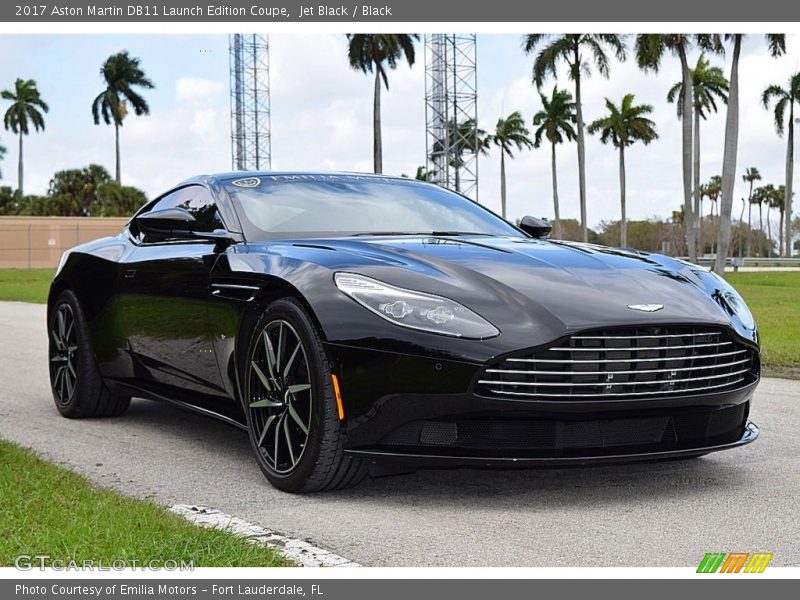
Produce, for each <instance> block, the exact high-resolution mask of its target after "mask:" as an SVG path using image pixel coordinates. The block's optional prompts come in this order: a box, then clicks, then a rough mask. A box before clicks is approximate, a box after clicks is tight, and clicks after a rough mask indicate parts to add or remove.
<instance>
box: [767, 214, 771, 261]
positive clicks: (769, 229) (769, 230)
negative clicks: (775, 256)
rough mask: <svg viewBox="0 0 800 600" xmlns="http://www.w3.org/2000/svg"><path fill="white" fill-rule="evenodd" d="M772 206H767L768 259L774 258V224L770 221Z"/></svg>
mask: <svg viewBox="0 0 800 600" xmlns="http://www.w3.org/2000/svg"><path fill="white" fill-rule="evenodd" d="M769 209H770V206H769V204H767V257H768V258H770V257H772V223H770V220H769Z"/></svg>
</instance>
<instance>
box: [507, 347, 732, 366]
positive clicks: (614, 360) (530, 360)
mask: <svg viewBox="0 0 800 600" xmlns="http://www.w3.org/2000/svg"><path fill="white" fill-rule="evenodd" d="M744 352H747V350H736V351H735V352H720V353H719V354H696V355H689V356H661V357H658V358H604V359H599V360H591V359H587V360H552V359H538V358H508V359H506V360H508V361H509V362H527V363H537V362H542V363H564V364H575V363H579V364H580V363H634V362H656V361H669V360H697V359H700V358H718V357H721V356H734V355H736V354H742V353H744Z"/></svg>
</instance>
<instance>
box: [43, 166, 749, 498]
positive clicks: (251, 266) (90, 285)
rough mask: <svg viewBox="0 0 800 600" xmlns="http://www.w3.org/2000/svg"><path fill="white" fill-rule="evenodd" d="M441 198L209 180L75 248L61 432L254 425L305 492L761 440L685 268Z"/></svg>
mask: <svg viewBox="0 0 800 600" xmlns="http://www.w3.org/2000/svg"><path fill="white" fill-rule="evenodd" d="M548 231H549V226H548V225H547V223H546V222H543V221H540V220H537V219H534V218H531V217H525V218H524V219H523V220H522V221H521V222H520V225H519V227H515V226H514V225H511V224H509V223H507V222H506V221H504V220H503V219H501V218H499V217H498V216H496V215H495V214H493V213H491V212H489V211H488V210H486V209H485V208H483V207H481V206H480V205H478V204H476V203H474V202H472V201H470V200H468V199H466V198H463V197H461V196H459V195H457V194H454V193H452V192H449V191H447V190H445V189H442V188H440V187H437V186H434V185H431V184H427V183H422V182H417V181H411V180H408V179H396V178H389V177H381V176H372V175H369V176H367V175H355V174H323V173H307V174H292V173H244V174H243V173H230V174H223V175H215V176H203V177H197V178H194V179H191V180H188V181H185V182H184V183H182V184H180V185H179V186H177V187H175V188H174V189H172V190H170V191H169V192H167V193H166V194H164V195H162V196H160V197H159V198H157V199H155V200H153V201H152V202H150V203H148V204H147V205H145V206H144V207H143V208H142V209H141V210H139V212H138V213H136V215H135V216H134V217H133V218H132V219H131V221H130V223H129V224H128V225H127V226H126V227H125V228H124V230H123V231H122V232H121V233H120V234H119V235H117V236H115V237H110V238H104V239H100V240H97V241H94V242H91V243H88V244H84V245H81V246H78V247H76V248H74V249H72V250H70V251H68V252H66V253H65V254H64V256H63V258H62V260H61V264H60V265H59V267H58V270H57V272H56V276H55V279H54V281H53V284H52V287H51V290H50V297H49V301H48V320H49V321H48V322H49V331H50V375H51V383H52V389H53V395H54V398H55V402H56V406H57V407H58V410H59V411H60V412H61V413H62V414H63V415H64V416H66V417H97V416H112V415H113V416H115V415H120V414H122V413H123V412H124V411H125V409H126V408H127V407H128V404H129V402H130V398H131V396H137V397H146V398H151V399H160V400H168V401H171V402H174V403H177V404H179V405H181V406H184V407H187V408H191V409H193V410H195V411H199V412H201V413H203V414H208V415H213V416H216V417H219V418H221V419H223V420H225V421H228V422H230V423H233V424H236V425H238V426H240V427H242V428H244V429H246V430H247V431H248V433H249V436H250V441H251V443H252V447H253V450H254V452H255V456H256V459H257V461H258V464H259V466H260V467H261V469H262V470H263V472H264V474H265V475H266V476H267V478H268V479H269V481H270V482H272V483H273V484H274V485H275V486H277V487H278V488H280V489H283V490H288V491H296V492H308V491H318V490H324V489H333V488H340V487H344V486H348V485H351V484H354V483H356V482H358V481H360V480H361V479H362V478H363V477H364V476H365V475H366V474H367V473H368V472H369V471H370V470H372V472H374V473H380V472H384V473H387V472H392V471H393V470H409V469H413V468H416V467H420V466H495V467H505V466H533V465H556V464H565V463H590V462H596V461H615V460H632V459H636V460H638V459H644V458H666V457H671V458H674V457H689V456H698V455H701V454H706V453H708V452H713V451H716V450H723V449H726V448H732V447H735V446H739V445H742V444H746V443H748V442H750V441H752V440H754V439H755V438H756V437H757V435H758V429H757V428H756V427H755V425H753V424H752V423H751V422H750V421H749V420H748V413H749V409H750V401H751V399H752V397H753V391H754V390H755V387H756V385H757V383H758V380H759V369H760V363H759V345H758V335H757V331H756V326H755V323H754V322H753V318H752V316H751V314H750V311H749V310H748V308H747V306H746V305H745V304H744V302H743V301H742V299H741V297H740V296H739V294H737V292H736V291H735V290H734V289H733V288H732V287H731V286H730V285H728V284H727V283H726V282H725V281H724V280H723V279H722V278H720V277H717V276H716V275H713V274H711V273H708V272H707V271H705V270H704V269H702V268H700V267H698V266H696V265H692V264H689V263H686V262H683V261H680V260H676V259H673V258H669V257H666V256H660V255H655V254H647V253H642V252H636V251H633V250H627V249H619V248H607V247H601V246H594V245H587V244H577V243H567V242H560V241H554V240H548V239H546V237H547V234H548Z"/></svg>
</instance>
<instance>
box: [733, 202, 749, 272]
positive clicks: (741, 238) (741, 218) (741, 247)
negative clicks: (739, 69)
mask: <svg viewBox="0 0 800 600" xmlns="http://www.w3.org/2000/svg"><path fill="white" fill-rule="evenodd" d="M744 203H745V199H744V198H742V212H740V213H739V226H738V227H737V228H736V231H738V232H739V233H740V235H739V236H738V240H739V258H742V256H744V242H745V240H744V233H743V231H742V230H743V229H744V208H745V206H744ZM748 221H749V216H748ZM748 227H749V225H748ZM748 234H749V229H748Z"/></svg>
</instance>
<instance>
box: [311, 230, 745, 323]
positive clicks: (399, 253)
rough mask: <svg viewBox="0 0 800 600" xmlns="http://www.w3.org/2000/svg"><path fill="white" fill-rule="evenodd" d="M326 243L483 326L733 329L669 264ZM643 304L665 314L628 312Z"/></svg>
mask: <svg viewBox="0 0 800 600" xmlns="http://www.w3.org/2000/svg"><path fill="white" fill-rule="evenodd" d="M325 243H326V245H329V246H330V247H332V248H333V249H336V250H337V251H339V252H344V253H347V254H351V255H353V256H359V257H361V258H366V259H368V260H367V261H366V262H365V264H362V265H361V268H359V269H357V270H358V271H359V272H362V273H364V274H371V275H373V276H376V277H378V278H383V279H384V280H388V282H389V283H393V284H395V285H400V286H404V287H408V288H412V289H422V290H423V291H429V292H434V293H440V294H442V295H446V296H448V297H451V298H453V299H456V300H459V301H461V302H463V303H465V304H466V305H468V306H470V307H471V308H473V309H477V310H479V311H481V314H484V315H485V316H487V318H490V319H491V317H492V316H496V315H497V314H498V313H500V312H504V311H505V312H506V314H507V311H508V310H513V309H515V308H516V309H518V310H519V311H520V313H525V314H527V315H537V314H538V316H545V315H544V314H542V313H546V316H548V317H551V318H554V319H556V320H558V321H560V322H561V323H562V324H563V326H564V327H565V328H567V329H577V328H587V327H593V326H605V325H608V324H610V323H615V322H617V323H631V322H640V323H644V324H646V323H651V322H652V323H658V322H660V323H664V322H672V323H676V322H680V323H691V322H704V323H720V324H727V323H728V322H729V320H730V319H729V317H728V315H727V314H726V313H725V311H724V309H723V308H722V307H721V306H720V305H719V304H718V303H717V302H716V301H715V300H714V299H713V298H712V293H713V291H714V290H713V289H710V288H709V278H708V277H704V276H703V272H702V271H701V270H700V269H699V267H695V268H692V267H690V266H689V265H688V264H687V263H684V262H681V261H677V260H674V259H671V258H668V257H666V256H660V255H654V254H647V253H637V252H635V251H627V250H621V249H616V248H608V247H603V246H596V245H589V244H574V243H563V242H555V241H549V240H537V239H527V238H485V237H471V238H457V239H456V238H446V237H394V238H388V237H387V238H369V239H358V240H355V239H353V238H349V239H342V240H326V242H325ZM421 278H424V279H426V280H427V281H424V282H422V281H420V279H421ZM647 304H659V305H663V308H662V309H660V310H658V311H655V312H640V311H636V310H634V309H631V308H629V306H630V305H647ZM506 318H507V317H506ZM540 322H541V321H540Z"/></svg>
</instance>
